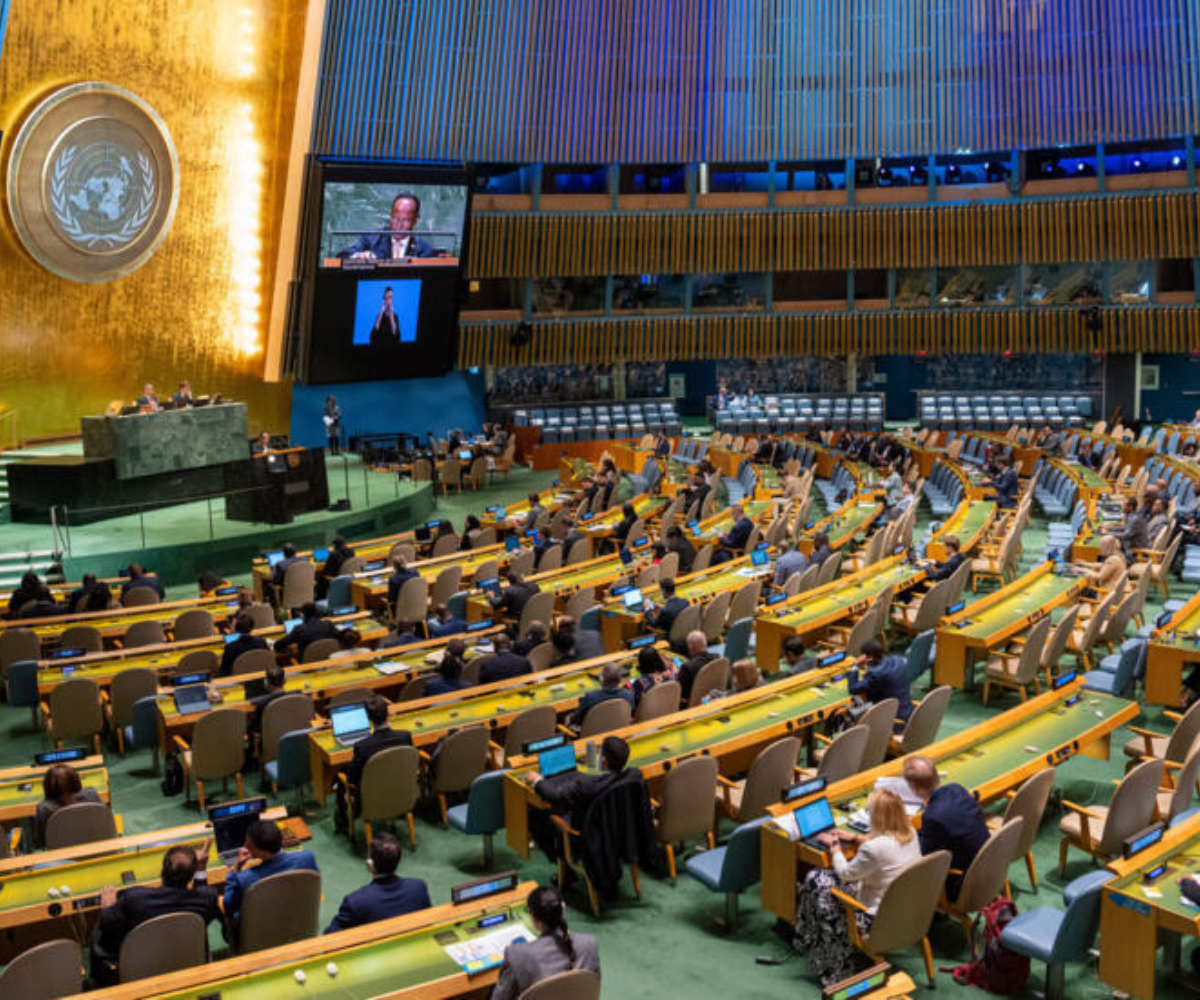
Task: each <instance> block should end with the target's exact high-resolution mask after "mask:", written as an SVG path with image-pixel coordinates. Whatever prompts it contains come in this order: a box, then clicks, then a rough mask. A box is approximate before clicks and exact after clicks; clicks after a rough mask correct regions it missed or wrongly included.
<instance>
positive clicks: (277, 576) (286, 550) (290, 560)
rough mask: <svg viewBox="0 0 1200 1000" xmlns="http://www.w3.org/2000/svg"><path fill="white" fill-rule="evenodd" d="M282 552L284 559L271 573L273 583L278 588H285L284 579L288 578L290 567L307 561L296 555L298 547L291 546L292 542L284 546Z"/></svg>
mask: <svg viewBox="0 0 1200 1000" xmlns="http://www.w3.org/2000/svg"><path fill="white" fill-rule="evenodd" d="M282 551H283V558H282V559H280V560H279V562H277V563H276V564H275V568H274V569H273V570H272V571H271V583H272V584H273V585H274V586H276V587H282V586H283V578H284V577H285V576H287V571H288V567H289V566H293V565H295V564H296V563H298V562H305V561H306V560H305V559H303V558H302V557H300V556H298V555H296V546H294V545H293V544H291V542H288V543H287V544H286V545H284V547H283V549H282Z"/></svg>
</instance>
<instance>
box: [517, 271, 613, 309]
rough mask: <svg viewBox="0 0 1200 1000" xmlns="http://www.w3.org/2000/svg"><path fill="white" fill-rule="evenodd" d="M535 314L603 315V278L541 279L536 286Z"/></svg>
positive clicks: (534, 292)
mask: <svg viewBox="0 0 1200 1000" xmlns="http://www.w3.org/2000/svg"><path fill="white" fill-rule="evenodd" d="M533 311H534V312H535V313H537V314H538V315H540V316H553V315H562V314H566V313H574V314H577V315H578V314H583V315H589V316H599V315H602V314H603V313H604V279H603V278H541V279H539V280H538V281H535V282H534V283H533Z"/></svg>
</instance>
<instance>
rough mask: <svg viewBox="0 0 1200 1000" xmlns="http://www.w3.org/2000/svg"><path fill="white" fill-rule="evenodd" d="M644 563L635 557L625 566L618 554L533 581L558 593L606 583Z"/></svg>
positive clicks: (541, 587)
mask: <svg viewBox="0 0 1200 1000" xmlns="http://www.w3.org/2000/svg"><path fill="white" fill-rule="evenodd" d="M647 554H648V553H647ZM644 565H645V562H644V560H638V559H635V560H634V561H633V562H632V563H630V564H629V565H628V566H625V565H624V564H623V563H622V562H621V558H620V556H616V555H614V556H613V557H612V558H611V559H605V560H603V561H602V562H597V563H593V564H592V565H590V566H586V567H584V568H583V569H577V570H568V571H567V572H565V573H561V574H560V573H555V574H554V575H553V576H548V577H546V578H545V579H544V580H542V579H535V580H534V582H535V583H536V584H537V585H538V587H539V588H540V589H542V590H548V591H550V592H551V593H558V592H559V591H560V590H578V589H579V588H580V587H586V586H587V585H588V584H591V585H592V586H599V585H600V584H601V583H606V582H608V581H609V580H612V579H613V578H614V577H615V576H621V575H623V574H624V573H637V572H638V571H639V570H641V569H642V568H644Z"/></svg>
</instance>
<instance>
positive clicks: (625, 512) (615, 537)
mask: <svg viewBox="0 0 1200 1000" xmlns="http://www.w3.org/2000/svg"><path fill="white" fill-rule="evenodd" d="M637 519H638V516H637V508H636V507H634V506H633V504H631V503H626V504H624V505H623V506H622V507H621V520H619V521H618V522H617V526H616V527H615V528H613V533H612V537H611V538H610V539H609V541H610V542H611V543H612V547H613V549H619V548H621V546H622V545H624V544H625V539H626V538H628V537H629V532H630V531H631V530H632V529H633V526H634V524H635V523H637Z"/></svg>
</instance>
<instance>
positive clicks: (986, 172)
mask: <svg viewBox="0 0 1200 1000" xmlns="http://www.w3.org/2000/svg"><path fill="white" fill-rule="evenodd" d="M1010 173H1011V171H1010V170H1009V169H1008V167H1006V166H1005V165H1004V164H1003V163H1000V162H998V161H996V160H988V162H987V163H985V164H984V165H983V179H984V180H986V181H987V182H988V183H989V184H999V183H1000V182H1001V181H1004V180H1007V179H1008V177H1009V174H1010Z"/></svg>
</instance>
